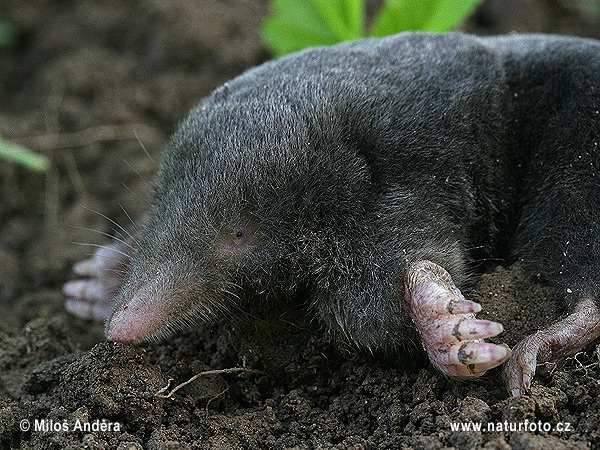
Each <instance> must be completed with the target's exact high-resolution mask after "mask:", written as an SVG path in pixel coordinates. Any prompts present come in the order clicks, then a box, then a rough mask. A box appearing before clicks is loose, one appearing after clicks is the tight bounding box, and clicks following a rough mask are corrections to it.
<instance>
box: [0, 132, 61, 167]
mask: <svg viewBox="0 0 600 450" xmlns="http://www.w3.org/2000/svg"><path fill="white" fill-rule="evenodd" d="M0 158H2V159H5V160H6V161H10V162H13V163H16V164H19V165H21V166H24V167H27V168H28V169H29V170H33V171H35V172H46V171H47V170H48V168H49V167H50V160H49V159H48V158H47V157H46V156H44V155H40V154H38V153H34V152H32V151H31V150H28V149H26V148H24V147H21V146H20V145H17V144H13V143H11V142H8V141H5V140H4V139H2V138H0Z"/></svg>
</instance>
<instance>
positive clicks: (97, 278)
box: [63, 243, 129, 321]
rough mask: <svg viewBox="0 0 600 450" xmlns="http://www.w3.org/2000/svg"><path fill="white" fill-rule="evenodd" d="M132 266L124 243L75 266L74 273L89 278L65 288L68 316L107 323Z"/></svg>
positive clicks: (68, 283)
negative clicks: (129, 266)
mask: <svg viewBox="0 0 600 450" xmlns="http://www.w3.org/2000/svg"><path fill="white" fill-rule="evenodd" d="M128 264H129V257H128V255H127V254H125V252H124V251H123V245H122V244H120V243H115V244H113V245H108V246H105V247H101V248H99V249H98V250H97V251H96V253H94V256H92V257H91V258H90V259H86V260H83V261H80V262H78V263H77V264H75V265H74V266H73V272H75V274H77V275H80V276H82V277H85V278H81V279H78V280H73V281H69V282H67V283H65V284H64V285H63V293H64V294H65V295H66V296H67V297H68V299H67V300H66V301H65V309H66V310H67V312H69V313H70V314H73V315H74V316H77V317H79V318H82V319H91V320H96V321H104V320H105V319H107V318H108V316H109V315H110V312H111V310H112V301H113V298H114V296H115V295H116V294H117V292H118V291H119V289H120V288H121V284H122V282H123V278H124V276H125V270H126V268H127V266H128Z"/></svg>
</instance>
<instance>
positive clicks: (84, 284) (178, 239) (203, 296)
mask: <svg viewBox="0 0 600 450" xmlns="http://www.w3.org/2000/svg"><path fill="white" fill-rule="evenodd" d="M599 142H600V42H598V41H595V40H591V39H583V38H574V37H559V36H551V35H509V36H498V37H475V36H470V35H465V34H461V33H448V34H435V33H402V34H399V35H395V36H391V37H386V38H381V39H374V38H367V39H363V40H359V41H354V42H349V43H342V44H339V45H335V46H330V47H320V48H312V49H307V50H304V51H301V52H298V53H295V54H292V55H289V56H285V57H282V58H280V59H277V60H274V61H270V62H266V63H264V64H262V65H260V66H258V67H255V68H252V69H250V70H248V71H247V72H245V73H243V74H242V75H240V76H239V77H237V78H235V79H233V80H231V81H229V82H227V83H226V84H225V85H223V86H221V87H219V88H218V89H216V90H215V91H214V92H213V93H212V94H211V95H209V96H208V97H207V98H206V99H204V100H203V101H202V102H201V103H200V104H199V105H198V106H197V107H196V108H194V109H193V110H192V111H191V113H190V114H189V116H188V117H187V119H185V120H184V121H183V122H182V124H181V125H180V126H179V128H178V130H177V131H176V132H175V134H174V136H173V137H172V140H171V141H170V143H169V144H168V146H167V149H166V153H165V156H164V160H163V163H162V166H161V168H160V169H159V172H158V175H157V178H156V180H155V183H154V185H153V192H152V197H151V202H150V208H149V211H148V213H147V215H146V216H145V217H144V218H143V219H142V220H141V221H140V225H139V226H138V230H136V231H132V232H131V233H130V234H129V235H127V236H122V238H119V239H116V240H115V241H114V242H113V243H112V244H111V245H109V246H106V247H104V248H102V249H100V250H99V251H98V252H97V253H96V254H95V255H94V256H93V257H92V258H91V259H87V260H84V261H81V262H79V263H78V264H76V265H75V267H74V271H75V272H76V274H78V275H79V276H80V278H79V279H76V280H73V281H70V282H68V283H66V284H65V286H64V288H63V290H64V292H65V294H66V295H67V296H68V299H67V302H66V308H67V310H69V311H70V312H72V313H74V314H75V315H77V316H80V317H88V318H95V319H105V320H106V328H105V332H106V337H107V339H108V340H110V341H116V342H123V343H135V342H139V341H142V340H147V339H152V338H161V337H165V336H168V335H169V334H170V333H173V332H174V331H176V330H178V329H182V328H185V327H190V326H192V325H193V324H196V323H199V322H202V321H206V320H211V319H212V318H214V317H218V316H219V314H222V313H223V311H224V310H226V309H228V308H230V306H231V305H248V306H252V305H269V304H273V303H272V302H278V301H282V300H283V299H292V298H294V296H296V295H298V293H299V292H304V293H306V295H307V296H308V300H309V304H310V310H311V313H312V314H314V315H315V316H316V317H317V318H318V319H319V320H320V322H321V323H322V324H323V325H324V327H325V328H326V330H327V332H328V333H330V334H331V336H332V337H333V338H334V339H335V340H336V341H339V342H343V343H350V344H351V345H353V346H355V347H356V348H358V349H363V350H367V351H373V352H379V351H381V352H383V353H384V354H388V355H389V354H392V355H393V354H398V352H400V351H402V350H403V349H405V348H407V347H409V346H410V344H411V343H413V344H414V342H419V343H420V345H421V346H422V347H423V348H424V350H425V351H426V353H427V355H428V357H429V360H430V361H431V363H432V364H433V366H435V367H436V368H437V369H438V370H440V371H441V372H442V373H443V374H446V375H448V376H452V377H459V378H466V379H469V378H475V377H477V376H479V375H481V374H483V373H485V372H486V371H487V370H488V369H491V368H493V367H496V366H499V365H500V364H502V363H504V362H506V364H505V366H504V372H503V373H504V378H505V381H506V384H507V388H508V391H509V393H511V394H512V395H514V396H518V395H521V394H523V393H524V392H526V391H527V390H528V389H529V388H530V385H531V381H532V378H533V376H534V375H535V373H536V367H537V366H538V365H541V364H545V363H552V362H557V361H560V360H562V359H564V358H566V357H567V356H569V355H572V354H574V353H576V352H577V351H579V350H580V349H582V348H583V347H584V346H585V345H587V344H589V343H591V342H593V341H594V340H595V339H596V338H598V337H599V336H600V310H599V304H598V302H599V298H600V150H599V148H598V146H599ZM485 255H492V256H497V257H501V258H503V259H504V260H505V261H507V262H510V261H516V260H520V261H522V264H523V266H524V267H525V268H526V270H528V271H529V273H531V274H532V275H536V276H540V277H542V278H543V279H544V280H546V281H547V282H549V283H552V284H554V285H555V286H557V288H558V289H560V291H561V292H562V295H561V298H562V302H563V303H562V307H563V309H564V311H565V316H564V317H563V318H562V319H561V320H559V321H558V322H556V323H551V324H548V327H547V328H545V329H543V330H541V331H539V332H537V333H535V334H534V335H531V336H529V337H527V338H525V339H524V340H523V341H522V342H520V343H519V344H517V345H516V347H515V348H514V349H513V350H512V353H511V350H510V349H509V347H508V346H506V345H504V344H492V343H488V342H486V341H485V339H486V338H489V337H492V336H496V335H498V334H499V333H501V332H502V330H503V327H502V325H501V324H499V323H496V322H493V321H487V320H478V319H476V317H475V314H476V313H477V312H479V311H480V310H481V306H480V305H479V304H477V303H474V302H472V301H469V300H467V299H466V298H465V297H464V296H463V294H462V292H461V290H462V291H465V292H467V290H466V289H467V288H468V281H469V279H470V278H472V275H473V273H474V271H476V268H477V261H478V260H479V259H481V258H482V257H484V256H485ZM270 302H271V303H270Z"/></svg>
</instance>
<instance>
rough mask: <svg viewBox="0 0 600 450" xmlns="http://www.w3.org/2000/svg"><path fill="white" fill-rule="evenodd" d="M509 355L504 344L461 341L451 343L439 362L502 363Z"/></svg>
mask: <svg viewBox="0 0 600 450" xmlns="http://www.w3.org/2000/svg"><path fill="white" fill-rule="evenodd" d="M509 356H510V349H509V348H508V346H506V345H498V344H490V343H488V342H473V341H469V342H463V343H460V344H454V345H451V346H450V347H449V348H448V350H447V352H446V353H445V354H444V357H441V358H440V362H442V363H445V364H444V365H458V364H462V365H464V366H468V365H471V364H492V367H494V365H498V364H502V363H503V362H504V361H506V360H507V359H508V357H509Z"/></svg>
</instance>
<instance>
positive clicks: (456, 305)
mask: <svg viewBox="0 0 600 450" xmlns="http://www.w3.org/2000/svg"><path fill="white" fill-rule="evenodd" d="M446 310H447V311H448V312H449V313H451V314H476V313H478V312H479V311H481V305H480V304H479V303H475V302H472V301H470V300H465V299H464V298H463V299H460V300H458V301H455V302H452V301H450V302H449V303H448V306H447V307H446ZM501 332H502V331H499V333H501Z"/></svg>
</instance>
